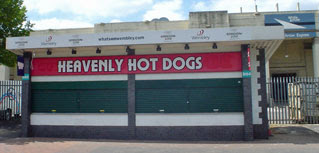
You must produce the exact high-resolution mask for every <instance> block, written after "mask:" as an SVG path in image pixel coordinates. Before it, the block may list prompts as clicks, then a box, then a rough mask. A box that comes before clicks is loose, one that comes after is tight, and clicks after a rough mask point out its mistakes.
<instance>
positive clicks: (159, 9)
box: [144, 0, 184, 20]
mask: <svg viewBox="0 0 319 153" xmlns="http://www.w3.org/2000/svg"><path fill="white" fill-rule="evenodd" d="M182 3H183V1H182V0H173V1H169V0H167V1H162V2H158V3H155V4H154V5H153V6H152V9H151V10H148V11H147V12H146V13H145V14H144V20H152V19H154V18H161V17H167V18H168V19H170V20H182V19H184V17H183V10H182Z"/></svg>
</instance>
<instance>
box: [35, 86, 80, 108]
mask: <svg viewBox="0 0 319 153" xmlns="http://www.w3.org/2000/svg"><path fill="white" fill-rule="evenodd" d="M76 96H77V94H76V92H73V91H66V90H33V91H32V111H33V112H41V113H46V112H51V111H52V110H58V112H60V113H68V112H78V103H77V102H76Z"/></svg>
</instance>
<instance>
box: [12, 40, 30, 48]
mask: <svg viewBox="0 0 319 153" xmlns="http://www.w3.org/2000/svg"><path fill="white" fill-rule="evenodd" d="M14 43H15V44H16V45H17V46H19V47H24V46H25V44H27V43H28V41H27V40H25V38H19V41H16V42H14Z"/></svg>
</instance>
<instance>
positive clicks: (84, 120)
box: [31, 113, 128, 126]
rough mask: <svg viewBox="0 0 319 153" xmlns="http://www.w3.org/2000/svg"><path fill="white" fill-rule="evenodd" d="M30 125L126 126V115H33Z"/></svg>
mask: <svg viewBox="0 0 319 153" xmlns="http://www.w3.org/2000/svg"><path fill="white" fill-rule="evenodd" d="M31 125H70V126H127V125H128V115H127V114H126V113H121V114H118V113H114V114H104V113H99V114H97V113H90V114H86V113H81V114H79V113H33V114H31Z"/></svg>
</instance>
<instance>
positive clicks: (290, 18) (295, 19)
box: [288, 16, 300, 22]
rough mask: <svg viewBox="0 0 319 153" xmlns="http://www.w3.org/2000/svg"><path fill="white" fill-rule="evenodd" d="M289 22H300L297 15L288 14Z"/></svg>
mask: <svg viewBox="0 0 319 153" xmlns="http://www.w3.org/2000/svg"><path fill="white" fill-rule="evenodd" d="M288 19H289V22H300V18H299V17H298V16H288Z"/></svg>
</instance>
